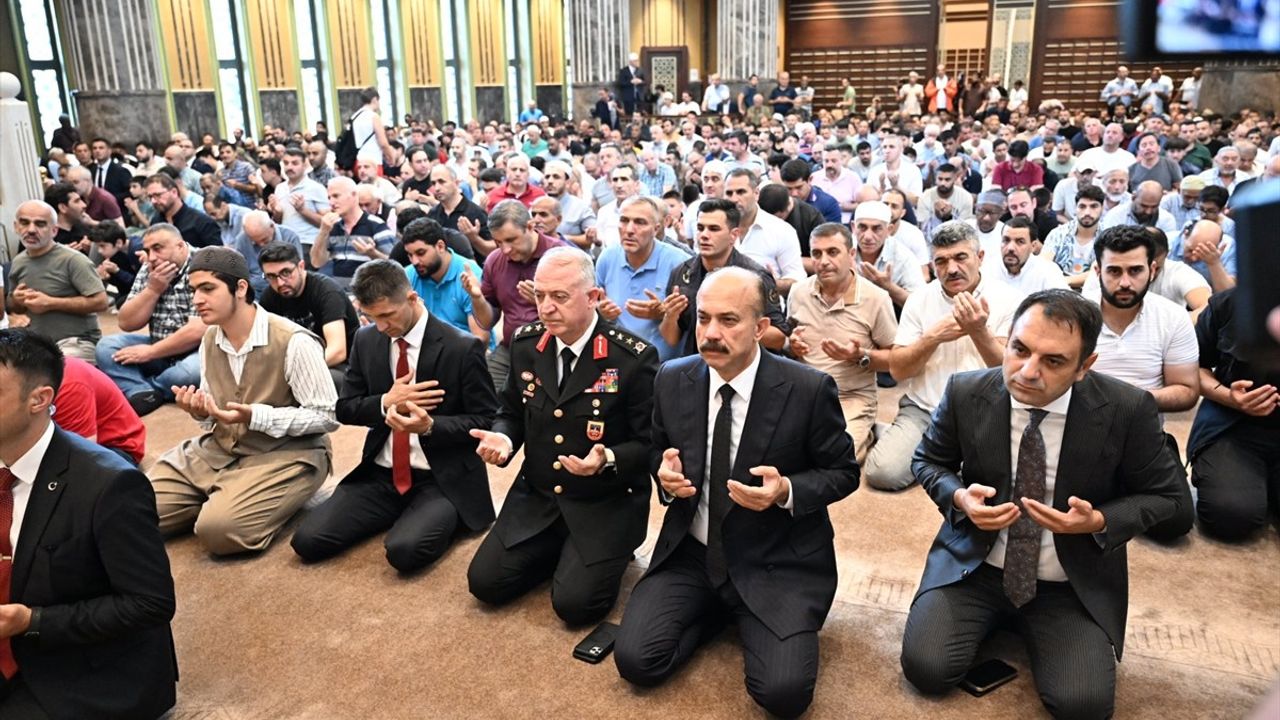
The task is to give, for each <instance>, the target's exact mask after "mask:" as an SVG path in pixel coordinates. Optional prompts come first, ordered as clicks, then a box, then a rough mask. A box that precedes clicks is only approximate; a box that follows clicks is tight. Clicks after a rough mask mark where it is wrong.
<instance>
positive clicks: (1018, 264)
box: [982, 215, 1067, 300]
mask: <svg viewBox="0 0 1280 720" xmlns="http://www.w3.org/2000/svg"><path fill="white" fill-rule="evenodd" d="M1035 230H1036V229H1035V226H1034V225H1033V224H1032V223H1031V220H1030V219H1029V218H1027V217H1024V216H1022V215H1014V216H1013V217H1012V218H1009V222H1007V223H1005V224H1004V238H1003V239H1002V240H1001V242H1000V255H999V256H998V257H994V256H989V257H987V258H986V261H985V262H984V263H983V267H982V270H983V273H984V274H985V275H987V276H989V277H991V278H992V279H994V280H999V281H1000V282H1003V283H1004V284H1005V285H1008V286H1009V288H1010V289H1011V290H1013V291H1014V293H1015V294H1016V295H1017V296H1018V300H1022V298H1025V297H1026V296H1028V295H1030V294H1031V293H1034V292H1039V291H1041V290H1051V289H1053V288H1062V289H1066V287H1067V281H1066V279H1065V278H1064V277H1063V276H1062V271H1061V270H1059V269H1058V266H1057V265H1056V264H1054V262H1053V261H1052V260H1049V259H1047V258H1045V257H1042V256H1040V255H1036V254H1035V253H1034V252H1033V249H1034V246H1035V237H1036V236H1035Z"/></svg>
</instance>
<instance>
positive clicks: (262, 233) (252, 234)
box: [231, 210, 302, 297]
mask: <svg viewBox="0 0 1280 720" xmlns="http://www.w3.org/2000/svg"><path fill="white" fill-rule="evenodd" d="M272 242H282V243H285V244H288V245H292V246H293V247H294V248H296V249H297V250H298V254H299V255H301V254H302V240H301V238H299V237H298V234H297V233H295V232H294V231H292V230H290V229H289V228H287V227H285V226H283V225H279V224H277V223H276V222H275V221H274V220H272V219H271V216H270V215H269V214H267V213H266V212H265V211H263V210H254V211H253V212H250V213H248V214H246V215H245V216H244V223H243V225H242V226H241V230H240V234H239V235H237V236H236V238H235V240H234V241H233V242H232V244H231V247H232V248H233V249H235V250H236V251H237V252H239V253H240V254H241V255H243V256H244V259H245V261H246V262H247V263H248V265H249V285H250V286H252V287H253V291H254V293H256V294H257V295H258V296H259V297H261V296H262V293H264V292H266V290H267V287H268V285H267V278H266V277H265V276H264V275H263V274H262V264H261V263H259V262H258V253H260V252H262V249H263V248H264V247H266V246H267V245H269V244H271V243H272Z"/></svg>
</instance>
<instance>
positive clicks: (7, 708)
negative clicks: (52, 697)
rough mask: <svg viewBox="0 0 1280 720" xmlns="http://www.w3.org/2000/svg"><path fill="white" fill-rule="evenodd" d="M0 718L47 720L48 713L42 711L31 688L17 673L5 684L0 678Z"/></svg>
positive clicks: (9, 719)
mask: <svg viewBox="0 0 1280 720" xmlns="http://www.w3.org/2000/svg"><path fill="white" fill-rule="evenodd" d="M0 683H2V684H0V718H4V720H49V713H47V712H45V711H44V708H42V707H41V706H40V703H39V702H38V701H37V700H36V697H35V696H34V695H32V694H31V688H29V687H27V684H26V683H25V682H23V680H22V673H21V672H19V673H18V674H17V675H15V676H14V677H13V678H12V679H11V680H9V681H8V682H5V681H4V679H3V678H2V677H0Z"/></svg>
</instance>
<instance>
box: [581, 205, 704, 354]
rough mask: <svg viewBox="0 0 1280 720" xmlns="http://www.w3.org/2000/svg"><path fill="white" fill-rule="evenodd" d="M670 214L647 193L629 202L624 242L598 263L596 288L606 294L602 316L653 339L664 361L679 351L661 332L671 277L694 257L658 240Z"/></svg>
mask: <svg viewBox="0 0 1280 720" xmlns="http://www.w3.org/2000/svg"><path fill="white" fill-rule="evenodd" d="M666 214H667V208H666V205H664V204H663V203H662V201H660V200H655V199H654V198H651V197H649V196H647V195H635V196H632V197H630V198H628V199H626V200H624V201H623V203H622V209H621V211H620V220H619V223H618V232H619V235H620V236H621V240H622V242H621V243H620V244H619V245H615V246H613V247H611V248H608V249H606V250H605V251H604V252H603V253H601V254H600V258H599V259H598V260H596V285H598V286H599V287H600V288H602V289H603V290H604V294H605V299H604V300H602V301H601V303H600V313H601V314H602V315H604V317H605V319H606V320H609V321H611V322H617V323H618V324H619V325H621V326H622V327H624V328H626V329H627V330H629V331H630V332H632V333H635V334H636V335H638V336H640V337H642V338H644V339H645V340H647V341H648V342H649V344H650V345H653V346H654V347H655V348H657V350H658V358H659V359H660V360H663V361H666V360H669V359H671V358H673V357H676V348H674V347H672V346H671V345H669V344H668V343H667V342H666V341H664V340H663V339H662V333H661V331H660V330H659V328H658V326H659V324H660V323H661V322H662V315H663V302H664V301H665V300H666V299H667V296H668V294H669V293H670V292H671V288H668V287H666V284H667V278H669V277H671V272H672V270H674V269H675V268H677V267H679V266H680V265H681V264H682V263H684V261H686V260H688V259H689V255H688V254H687V253H685V252H683V251H681V250H680V249H679V248H677V247H675V246H674V245H668V244H667V243H664V242H658V241H657V234H658V233H659V232H661V231H662V227H663V220H665V219H666Z"/></svg>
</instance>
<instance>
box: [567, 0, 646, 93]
mask: <svg viewBox="0 0 1280 720" xmlns="http://www.w3.org/2000/svg"><path fill="white" fill-rule="evenodd" d="M564 32H565V37H566V38H567V39H568V52H569V58H568V61H569V69H570V71H571V72H570V75H569V79H570V86H571V87H572V89H573V107H572V112H573V117H574V118H577V119H581V118H589V117H591V109H592V108H593V107H594V106H595V104H596V94H597V91H599V89H600V88H601V87H613V81H614V79H615V78H616V77H617V74H618V70H619V69H621V68H622V66H623V65H626V64H627V54H628V53H630V52H640V48H631V47H629V44H630V34H631V3H629V2H623V1H622V0H565V3H564Z"/></svg>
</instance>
